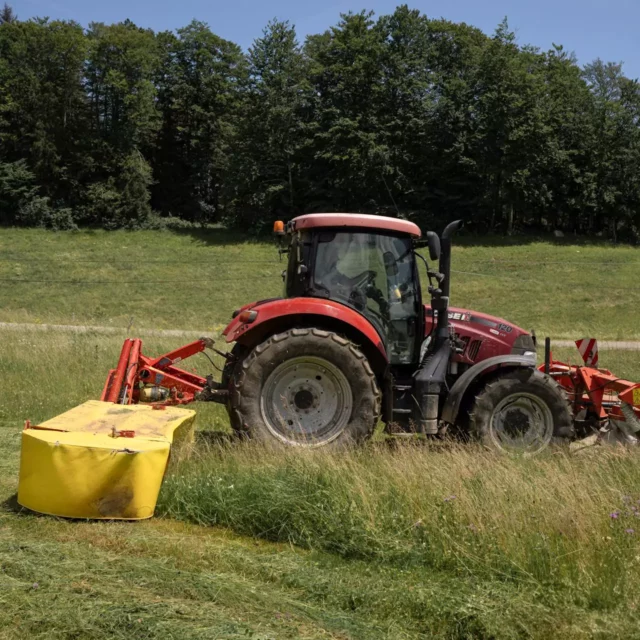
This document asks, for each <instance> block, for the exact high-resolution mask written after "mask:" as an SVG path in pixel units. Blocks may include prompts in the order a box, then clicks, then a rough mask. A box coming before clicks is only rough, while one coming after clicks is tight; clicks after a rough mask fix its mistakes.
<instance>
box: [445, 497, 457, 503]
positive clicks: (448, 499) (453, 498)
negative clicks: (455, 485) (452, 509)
mask: <svg viewBox="0 0 640 640" xmlns="http://www.w3.org/2000/svg"><path fill="white" fill-rule="evenodd" d="M455 499H456V496H448V497H447V498H445V499H444V501H445V502H451V501H452V500H455Z"/></svg>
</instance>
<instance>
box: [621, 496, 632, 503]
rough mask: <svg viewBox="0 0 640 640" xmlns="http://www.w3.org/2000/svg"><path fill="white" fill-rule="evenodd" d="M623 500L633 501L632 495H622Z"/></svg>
mask: <svg viewBox="0 0 640 640" xmlns="http://www.w3.org/2000/svg"><path fill="white" fill-rule="evenodd" d="M622 502H631V496H622Z"/></svg>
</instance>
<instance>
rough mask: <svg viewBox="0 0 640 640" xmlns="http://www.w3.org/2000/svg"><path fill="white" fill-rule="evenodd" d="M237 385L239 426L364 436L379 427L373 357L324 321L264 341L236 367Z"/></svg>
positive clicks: (320, 440)
mask: <svg viewBox="0 0 640 640" xmlns="http://www.w3.org/2000/svg"><path fill="white" fill-rule="evenodd" d="M230 392H231V393H230V402H229V413H230V417H231V424H232V426H233V427H234V429H235V430H236V431H239V432H240V433H243V434H245V435H248V436H250V437H251V438H254V439H256V440H261V441H264V442H276V443H277V442H280V443H283V444H287V445H293V446H302V447H319V446H323V445H328V444H330V443H331V444H333V445H342V444H346V443H353V442H358V441H362V440H364V439H365V438H367V437H369V436H370V435H371V434H372V432H373V430H374V428H375V425H376V423H377V421H378V416H379V414H380V401H381V395H380V389H379V388H378V383H377V381H376V377H375V374H374V373H373V371H372V370H371V367H370V366H369V362H368V361H367V358H366V357H365V356H364V354H362V353H361V352H360V351H359V350H358V349H357V347H356V346H355V345H353V344H352V343H351V342H349V341H348V340H347V339H345V338H343V337H341V336H339V335H337V334H335V333H332V332H330V331H323V330H321V329H291V330H289V331H286V332H284V333H278V334H276V335H273V336H271V337H270V338H268V339H267V340H265V342H263V343H262V344H259V345H258V346H257V347H255V348H254V349H253V351H252V352H251V353H250V354H249V355H247V356H246V357H245V358H244V359H243V360H242V363H241V364H240V365H239V366H238V367H236V369H235V370H234V372H233V377H232V383H231V387H230Z"/></svg>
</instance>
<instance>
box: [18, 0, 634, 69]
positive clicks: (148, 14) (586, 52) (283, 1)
mask: <svg viewBox="0 0 640 640" xmlns="http://www.w3.org/2000/svg"><path fill="white" fill-rule="evenodd" d="M9 4H11V5H12V6H13V8H14V10H15V11H16V13H17V14H18V16H19V17H20V18H21V19H26V18H29V17H32V16H49V17H50V18H60V19H68V20H70V19H73V20H76V21H78V22H80V23H81V24H83V25H85V26H86V25H87V24H88V23H89V22H91V21H98V22H107V23H111V22H119V21H121V20H124V19H125V18H130V19H131V20H133V21H134V22H135V23H136V24H138V25H140V26H143V27H151V28H152V29H154V30H156V31H162V30H165V29H175V28H177V27H181V26H184V25H185V24H187V23H189V22H190V21H191V20H192V19H193V18H197V19H198V20H202V21H204V22H207V23H208V24H209V26H210V27H211V29H212V30H213V31H214V32H215V33H217V34H218V35H220V36H222V37H224V38H227V39H229V40H232V41H234V42H237V43H238V44H239V45H241V46H242V47H244V48H247V47H248V46H249V45H250V44H251V42H252V41H253V39H254V38H256V37H258V36H259V35H260V33H261V31H262V28H263V27H264V25H265V24H266V23H267V22H268V21H269V20H270V19H271V18H279V19H286V20H289V21H290V22H291V23H293V24H295V25H296V28H297V31H298V36H299V38H300V39H301V40H302V39H303V38H304V36H305V35H307V34H308V33H318V32H320V31H323V30H325V29H326V28H327V27H329V26H331V25H332V24H335V23H336V22H337V21H338V18H339V14H340V13H345V12H348V11H349V10H351V11H360V10H361V9H371V10H373V11H375V12H376V14H384V13H390V12H391V11H393V9H394V8H395V6H396V5H398V4H400V2H399V1H394V0H314V1H313V2H309V1H308V0H271V1H270V2H263V1H261V0H208V1H207V0H179V1H177V2H176V0H134V1H131V0H128V1H127V0H107V1H102V2H92V1H91V0H9ZM408 4H409V6H410V7H412V8H416V9H419V10H420V11H422V12H423V13H426V14H427V15H428V16H430V17H444V18H447V19H449V20H453V21H455V22H467V23H468V24H472V25H474V26H476V27H479V28H480V29H482V30H483V31H485V32H487V33H491V32H493V30H494V29H495V27H496V25H497V24H498V23H499V22H500V21H501V20H502V18H504V16H507V17H508V18H509V23H510V25H511V27H512V28H513V29H514V30H515V31H516V33H517V35H518V41H519V42H520V43H521V44H532V45H535V46H538V47H540V48H542V49H547V48H549V47H551V43H552V42H555V43H557V44H563V45H564V47H565V49H567V50H570V51H574V52H575V53H576V55H577V57H578V60H579V61H580V63H581V64H584V63H587V62H590V61H591V60H593V59H595V58H597V57H600V58H602V59H604V60H606V61H613V62H624V69H625V72H626V74H627V75H628V76H630V77H633V78H636V77H639V76H640V38H639V37H638V29H639V25H640V0H608V1H607V0H535V1H533V2H532V1H531V0H529V1H526V0H414V1H413V2H408Z"/></svg>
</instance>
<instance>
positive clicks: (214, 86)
mask: <svg viewBox="0 0 640 640" xmlns="http://www.w3.org/2000/svg"><path fill="white" fill-rule="evenodd" d="M337 18H338V19H337V23H336V25H335V26H333V27H331V28H330V29H329V30H327V31H326V32H324V33H320V34H316V35H309V36H307V37H306V38H305V39H304V41H303V42H301V41H300V40H299V39H298V37H297V35H296V31H295V27H294V26H293V25H291V24H289V23H288V22H286V21H284V22H283V21H277V20H274V21H272V22H270V23H269V24H268V25H267V26H266V27H265V29H264V31H263V33H262V34H261V35H260V36H259V37H258V38H257V39H256V40H255V41H254V42H253V45H252V46H251V47H250V48H249V50H248V51H243V50H242V49H241V48H240V47H239V46H238V45H236V44H234V43H233V42H229V41H227V40H225V39H223V38H221V37H219V36H218V35H216V34H215V33H213V32H212V31H211V29H210V28H209V27H208V26H207V24H205V23H204V22H199V21H193V22H191V23H190V24H188V25H187V26H185V27H182V28H179V29H177V30H176V31H175V32H161V33H154V32H153V31H152V30H150V29H146V28H144V27H140V26H138V25H135V24H133V23H132V22H130V21H125V22H122V23H118V24H111V25H107V24H103V23H91V24H89V25H88V27H86V28H85V27H83V26H82V25H80V24H78V23H76V22H73V21H60V20H53V19H49V18H41V19H30V20H26V21H23V20H20V19H19V16H16V14H15V12H14V11H13V10H12V8H11V7H10V6H8V5H5V6H4V9H3V10H0V225H4V226H39V227H49V228H54V229H70V228H76V227H102V228H107V229H112V228H162V227H163V226H172V225H175V226H180V225H185V226H189V225H194V224H195V225H201V224H202V225H205V224H208V223H223V224H226V225H229V226H237V227H240V228H243V229H245V230H250V231H251V232H252V233H255V234H260V233H262V232H266V231H267V230H268V229H269V228H270V227H271V224H272V222H273V220H275V219H278V218H284V219H289V218H291V217H293V216H295V215H297V214H300V213H304V212H314V211H351V212H367V213H378V214H385V215H393V216H402V217H405V218H408V219H411V220H414V221H416V222H418V223H420V224H422V225H423V226H425V227H428V226H430V225H438V224H440V223H441V222H442V221H444V220H446V219H450V218H451V217H452V216H454V215H455V216H460V217H463V218H465V219H466V220H467V221H468V222H469V223H470V227H471V228H472V230H475V231H476V232H477V233H487V232H493V233H502V234H513V233H543V232H551V231H554V230H562V231H563V232H565V233H572V234H573V233H576V234H585V235H586V234H588V235H599V236H604V237H606V238H610V239H612V240H616V241H623V242H636V241H639V240H640V174H639V167H640V84H639V83H638V81H637V80H634V79H629V78H627V77H625V75H624V71H623V68H622V65H621V64H619V63H615V62H604V61H602V60H595V61H594V62H592V63H589V64H586V65H585V66H580V65H579V64H578V61H577V60H576V58H575V56H574V55H573V54H572V53H570V52H568V51H566V50H565V49H564V48H563V47H562V45H561V44H552V45H551V48H549V49H548V50H541V49H538V48H536V47H533V46H529V45H526V44H522V43H519V42H518V41H517V39H516V37H515V34H514V33H513V31H512V30H511V29H510V27H509V25H508V22H507V20H506V19H505V20H504V21H503V22H502V23H501V24H499V25H498V26H497V28H496V30H495V32H494V33H493V34H492V35H486V34H485V33H483V32H482V31H480V30H479V29H477V28H474V27H473V26H470V25H467V24H464V23H453V22H449V21H446V20H444V19H437V18H431V17H428V16H426V15H423V14H421V13H420V12H419V11H416V10H412V9H410V8H409V7H407V6H406V5H403V6H399V7H398V8H397V9H396V10H395V11H394V13H393V14H391V15H382V16H374V14H373V13H370V12H361V13H349V14H344V15H341V16H339V17H338V16H337Z"/></svg>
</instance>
